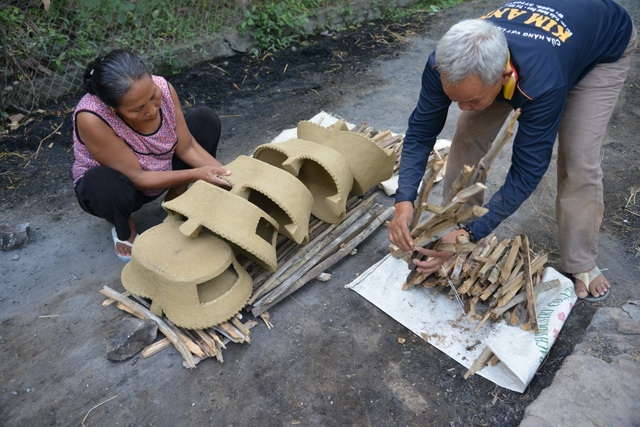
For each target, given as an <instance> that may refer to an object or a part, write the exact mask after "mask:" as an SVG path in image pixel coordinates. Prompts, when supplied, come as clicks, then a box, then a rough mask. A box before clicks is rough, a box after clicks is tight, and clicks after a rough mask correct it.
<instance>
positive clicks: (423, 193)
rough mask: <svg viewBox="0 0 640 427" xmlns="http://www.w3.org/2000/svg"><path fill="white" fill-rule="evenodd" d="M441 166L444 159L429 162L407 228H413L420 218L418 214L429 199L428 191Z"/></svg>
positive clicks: (420, 214)
mask: <svg viewBox="0 0 640 427" xmlns="http://www.w3.org/2000/svg"><path fill="white" fill-rule="evenodd" d="M443 166H444V160H441V159H436V160H434V161H433V162H432V164H431V167H430V168H429V169H428V170H427V172H426V173H425V175H424V176H423V177H422V186H421V188H420V195H419V197H418V199H417V200H416V201H417V203H416V205H415V206H414V211H413V218H412V220H411V224H410V226H409V230H413V229H414V228H415V226H416V224H418V221H419V220H420V216H422V211H423V209H424V205H425V203H426V202H427V200H428V199H429V193H430V192H431V189H432V188H433V184H434V183H435V181H436V178H437V177H438V174H439V173H440V171H441V170H442V167H443Z"/></svg>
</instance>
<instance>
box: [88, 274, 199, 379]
mask: <svg viewBox="0 0 640 427" xmlns="http://www.w3.org/2000/svg"><path fill="white" fill-rule="evenodd" d="M100 293H101V294H103V295H106V296H107V297H109V298H111V299H114V300H116V301H118V302H121V303H123V304H124V305H126V306H127V307H129V308H130V309H132V310H134V311H136V312H138V313H141V314H142V315H144V316H145V317H146V318H147V319H151V320H153V321H154V322H156V323H157V325H158V329H160V331H162V333H163V334H164V335H165V336H166V337H167V338H168V339H169V340H170V341H171V342H172V343H173V345H174V346H175V347H176V349H177V350H178V351H179V352H180V354H181V355H182V358H183V359H184V361H185V363H186V365H187V367H188V368H190V369H191V368H195V367H196V363H195V360H194V359H193V355H192V354H191V352H190V351H189V350H188V349H187V347H186V346H185V345H184V343H183V342H182V341H181V340H180V338H178V336H177V335H176V333H175V332H174V331H173V330H172V329H171V328H169V326H167V324H166V323H165V322H164V321H163V320H162V319H160V318H159V317H158V316H156V315H155V314H153V313H151V311H149V310H148V309H147V308H145V307H143V306H142V305H140V304H138V303H136V302H135V301H132V300H131V299H129V298H127V297H125V296H123V295H122V294H120V293H119V292H117V291H115V290H113V289H111V288H110V287H108V286H104V287H103V288H102V289H101V290H100Z"/></svg>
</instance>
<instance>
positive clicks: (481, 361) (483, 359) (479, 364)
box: [464, 347, 493, 380]
mask: <svg viewBox="0 0 640 427" xmlns="http://www.w3.org/2000/svg"><path fill="white" fill-rule="evenodd" d="M492 357H493V352H492V351H491V349H490V348H489V347H485V348H484V350H482V353H480V356H478V358H477V359H476V360H474V361H473V363H472V364H471V367H470V368H469V370H468V371H467V372H466V373H465V374H464V379H465V380H466V379H468V378H469V377H470V376H471V375H474V374H475V373H476V372H478V371H480V370H482V368H484V367H485V366H487V363H489V361H490V360H491V358H492Z"/></svg>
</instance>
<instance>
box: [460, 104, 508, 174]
mask: <svg viewBox="0 0 640 427" xmlns="http://www.w3.org/2000/svg"><path fill="white" fill-rule="evenodd" d="M518 117H520V109H519V108H518V109H516V110H515V111H514V112H513V113H512V115H511V119H510V120H509V123H508V124H507V127H506V129H505V130H504V131H502V133H501V134H500V135H498V137H497V138H496V139H495V140H494V141H493V143H492V144H491V148H490V149H489V151H488V152H487V154H485V156H484V157H483V158H482V159H480V162H479V163H478V167H477V168H476V171H475V174H474V176H473V178H471V179H470V182H484V180H485V179H486V177H487V173H489V169H491V165H492V164H493V162H494V160H495V159H496V157H498V154H499V153H500V151H501V150H502V148H503V147H504V146H505V145H506V144H507V142H509V141H510V140H511V137H513V132H514V128H515V125H516V121H517V120H518Z"/></svg>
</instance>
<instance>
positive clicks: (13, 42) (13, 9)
mask: <svg viewBox="0 0 640 427" xmlns="http://www.w3.org/2000/svg"><path fill="white" fill-rule="evenodd" d="M417 2H418V0H348V1H341V0H277V1H275V0H180V1H176V0H109V1H104V0H0V114H4V112H5V111H6V110H8V109H12V110H19V111H22V112H26V113H29V112H30V111H33V110H34V109H36V108H37V107H38V106H39V105H41V104H44V103H45V102H47V101H50V100H52V99H58V98H61V97H63V96H65V95H69V94H75V93H77V92H78V91H79V89H80V87H81V84H82V74H83V72H84V69H85V67H86V65H87V64H88V63H89V61H91V60H93V59H95V58H96V57H98V56H99V55H101V54H104V53H106V52H108V51H110V50H112V49H115V48H129V49H132V50H133V51H135V52H136V53H137V54H139V55H140V56H141V57H142V59H143V60H144V62H145V63H146V64H148V65H149V66H150V67H151V68H152V69H153V70H154V72H157V73H161V74H164V75H170V74H171V73H174V72H176V71H179V70H180V69H181V68H184V67H185V66H188V65H194V64H195V63H197V62H202V61H204V60H207V59H210V58H212V57H216V56H217V57H220V56H224V54H225V52H221V51H220V49H221V47H220V46H224V43H222V42H221V41H225V40H226V38H227V37H233V35H237V34H238V29H239V27H240V25H241V24H242V22H243V21H244V20H245V19H246V17H247V16H248V15H247V11H251V10H252V9H251V8H252V7H253V6H256V5H261V6H264V5H266V4H270V5H272V7H273V8H274V9H272V13H273V11H274V10H275V11H276V12H275V13H276V15H277V14H278V11H279V10H280V9H277V8H278V7H283V8H285V9H283V10H286V8H290V9H289V10H288V13H289V14H281V16H276V17H273V18H269V19H275V20H276V21H277V20H280V22H278V23H276V24H274V23H273V22H271V21H269V22H268V23H267V24H268V25H276V28H273V29H275V30H279V27H277V25H287V24H290V23H291V22H286V21H287V20H289V21H295V20H296V19H298V18H297V17H296V16H294V15H295V14H293V15H292V14H291V10H294V9H295V8H296V7H300V5H301V4H302V9H295V10H304V11H305V13H306V12H308V15H309V17H312V18H314V19H320V20H323V22H324V24H323V25H325V26H327V27H331V26H332V25H338V26H339V25H342V24H345V23H346V22H361V21H362V20H367V19H373V18H375V17H380V14H381V13H383V12H384V11H385V10H387V9H388V8H389V7H404V6H406V5H409V4H414V3H417ZM273 5H275V6H273ZM327 11H329V12H327ZM357 12H359V13H357ZM285 15H286V16H285ZM357 15H359V16H357ZM254 16H258V15H254ZM260 16H262V17H264V15H263V14H262V15H260ZM336 22H337V23H338V24H336ZM308 30H309V29H308V28H307V29H303V31H308ZM250 35H251V36H254V38H255V37H258V36H259V35H258V33H255V32H254V33H253V34H250ZM226 49H227V52H226V54H228V55H231V54H233V51H232V50H231V48H230V47H229V46H227V47H226ZM198 59H199V60H198Z"/></svg>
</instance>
